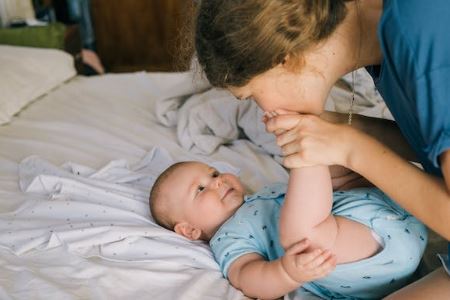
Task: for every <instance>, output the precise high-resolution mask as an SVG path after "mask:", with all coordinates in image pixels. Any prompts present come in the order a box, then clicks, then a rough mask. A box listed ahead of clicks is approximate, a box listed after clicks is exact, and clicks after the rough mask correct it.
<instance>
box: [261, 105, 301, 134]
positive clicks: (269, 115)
mask: <svg viewBox="0 0 450 300" xmlns="http://www.w3.org/2000/svg"><path fill="white" fill-rule="evenodd" d="M298 114H299V113H297V112H295V111H290V110H284V109H277V110H275V111H265V112H264V115H263V117H262V121H263V123H264V124H266V130H267V122H268V121H269V120H270V119H272V118H275V117H277V116H281V115H298ZM286 131H287V130H285V129H277V130H275V131H274V132H273V134H275V135H276V136H278V135H280V134H282V133H284V132H286Z"/></svg>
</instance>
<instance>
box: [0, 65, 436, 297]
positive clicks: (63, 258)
mask: <svg viewBox="0 0 450 300" xmlns="http://www.w3.org/2000/svg"><path fill="white" fill-rule="evenodd" d="M185 81H186V77H185V75H180V74H177V73H151V74H148V73H132V74H120V75H119V74H110V75H105V76H101V77H89V78H86V77H76V78H74V79H72V80H70V81H69V82H68V83H66V84H64V85H62V86H60V87H58V88H57V89H56V90H54V91H52V92H50V93H49V94H48V95H46V96H44V97H42V98H41V99H39V100H38V101H35V102H33V103H32V104H31V105H30V106H29V107H27V108H26V109H25V110H23V111H22V112H21V113H20V114H19V115H18V116H17V117H15V118H14V119H13V121H12V122H11V123H10V124H8V125H4V126H0V224H1V227H0V236H2V235H3V236H4V237H5V236H7V235H8V234H9V233H8V229H7V226H9V225H11V224H8V222H9V221H10V219H8V218H10V217H11V215H14V214H15V213H17V212H18V213H19V215H20V213H22V215H21V216H23V213H24V212H25V209H24V208H27V209H30V207H31V206H32V205H35V204H36V203H38V204H43V203H46V202H45V201H49V197H48V196H49V194H48V193H47V194H46V193H42V190H41V191H39V190H35V192H39V193H24V192H21V190H20V188H19V179H20V178H19V169H20V168H21V165H20V163H21V162H22V161H23V160H24V159H25V158H27V157H29V156H30V155H35V157H34V158H30V159H29V160H27V161H28V162H29V161H30V160H35V161H37V162H45V163H44V164H47V162H48V164H49V165H51V166H52V167H51V168H55V169H57V170H59V171H62V170H66V171H67V170H68V169H67V168H68V166H71V167H70V168H69V169H70V170H72V173H73V170H74V168H75V169H77V168H78V170H84V171H86V170H88V171H89V172H91V173H95V172H96V171H97V170H99V169H102V168H103V169H104V167H105V166H108V163H110V162H111V161H116V160H118V159H121V160H122V161H121V162H119V163H118V165H120V166H122V169H121V172H128V171H130V170H131V171H133V170H132V169H133V166H136V165H138V164H140V163H142V160H143V159H144V158H145V157H146V156H148V155H149V153H151V151H155V146H157V147H159V149H164V150H167V151H168V155H169V156H170V157H171V158H172V159H175V160H192V159H196V160H204V161H206V162H217V161H223V162H228V163H229V164H231V165H232V166H234V167H239V169H240V177H241V179H242V180H243V182H244V184H245V185H246V186H247V187H248V188H249V189H251V190H258V189H259V188H260V187H262V186H263V185H265V184H268V183H272V182H275V181H286V180H287V178H288V177H287V176H288V175H287V172H286V171H285V170H284V169H283V168H282V167H281V166H280V164H279V163H277V161H275V160H274V159H273V157H272V156H271V155H269V154H268V153H266V152H265V151H264V149H263V148H261V147H258V146H256V145H255V144H253V143H251V142H250V141H248V140H235V141H233V142H231V143H229V144H227V145H219V146H218V148H217V149H216V150H214V151H213V152H212V154H210V155H208V156H205V155H201V154H194V153H192V152H188V151H187V150H186V149H184V148H182V147H181V146H180V144H179V142H178V137H177V128H176V126H175V125H176V124H172V123H173V122H172V123H171V122H169V123H171V124H170V125H172V126H175V127H165V126H163V125H161V124H160V123H158V121H157V119H156V116H155V101H159V100H161V97H162V96H163V95H167V92H168V91H171V92H174V91H175V92H174V93H173V96H174V97H176V96H182V95H186V93H189V89H187V90H186V86H184V87H183V84H185V83H186V82H185ZM196 88H198V89H199V91H204V89H205V86H203V85H198V86H196ZM369 94H370V93H369ZM335 95H336V99H335V100H333V102H329V103H327V105H328V107H329V108H330V109H332V110H333V109H335V110H338V111H339V110H341V111H346V107H345V104H346V103H347V98H348V92H347V93H343V94H342V97H339V95H340V94H339V93H337V94H335ZM360 96H361V98H367V97H366V96H367V95H366V94H365V93H364V92H362V93H360ZM372 96H373V95H369V97H368V98H372ZM373 99H374V100H375V101H372V102H368V103H366V104H364V103H363V104H362V105H361V106H360V107H359V108H358V107H357V108H358V109H356V110H355V111H357V112H359V113H363V114H364V113H366V114H367V115H372V116H379V117H389V114H388V113H387V112H386V109H385V105H384V104H383V103H380V102H379V99H378V98H373ZM169 100H170V99H169ZM166 104H167V106H165V107H164V106H163V107H162V106H160V109H162V110H163V111H168V107H169V106H172V105H173V102H172V101H166ZM157 113H158V112H157V111H156V115H157ZM172 117H173V115H172ZM160 121H161V120H160ZM172 121H173V119H172ZM219 144H220V143H219ZM266 150H267V149H266ZM27 161H25V162H24V163H25V164H26V162H27ZM116 162H117V161H116ZM64 163H66V164H65V168H61V167H60V166H61V165H62V164H64ZM122 163H123V164H122ZM22 167H23V164H22ZM22 169H23V168H22ZM89 172H88V173H89ZM64 174H66V173H64ZM120 174H122V175H124V174H125V173H120ZM130 174H131V173H126V175H130ZM66 175H67V174H66ZM66 175H64V176H66ZM72 175H73V174H72ZM72 175H70V176H69V175H67V176H69V177H70V178H71V179H73V178H72V177H71V176H72ZM131 175H133V174H131ZM22 179H23V178H22ZM46 180H49V182H51V181H52V180H54V178H53V179H52V178H50V177H47V179H46ZM106 183H108V180H106ZM82 189H83V188H81V189H80V190H82ZM148 192H149V191H148V190H145V188H143V187H142V189H141V190H140V191H139V193H141V194H140V196H139V197H141V198H140V199H141V200H142V199H146V198H147V197H148ZM50 200H51V199H50ZM53 200H54V201H57V199H53ZM141 204H142V205H140V207H141V208H140V214H141V215H142V216H144V215H145V214H146V213H147V212H145V210H147V205H146V203H141ZM67 213H69V214H70V210H60V211H58V212H57V213H56V212H55V216H54V217H55V220H56V219H58V218H59V219H61V217H63V215H64V214H67ZM73 213H74V216H75V217H76V211H75V210H74V212H73ZM64 217H65V219H68V218H70V216H66V215H64ZM36 218H37V217H36V216H30V217H29V219H26V218H23V219H22V221H26V222H24V223H23V224H28V225H29V224H32V223H31V222H28V221H33V222H34V221H39V220H38V219H36ZM138 219H139V220H141V221H142V222H141V223H140V221H139V222H138V221H136V224H135V225H137V226H144V227H145V226H147V222H148V227H149V228H150V227H151V220H150V217H148V219H145V217H143V219H140V217H136V218H130V220H128V221H129V222H131V223H133V222H135V220H138ZM51 220H52V218H45V219H43V220H41V221H42V222H47V223H48V222H49V221H51ZM95 221H99V220H94V222H92V223H93V227H94V228H101V226H102V224H99V223H96V222H95ZM2 222H3V223H2ZM47 223H46V224H47ZM138 223H139V224H138ZM36 224H42V223H36ZM12 225H14V226H19V225H20V224H19V223H17V224H12ZM28 225H27V226H28ZM122 225H123V224H122ZM127 225H130V224H127ZM131 225H133V224H131ZM47 226H48V225H47ZM27 228H28V227H27ZM28 229H29V228H28ZM129 229H130V228H127V231H124V235H125V236H124V238H125V239H124V240H123V239H120V241H114V238H112V240H111V236H110V235H109V236H107V237H108V238H109V240H108V239H107V240H105V247H104V248H103V249H106V250H105V251H106V252H102V253H100V254H99V252H98V251H97V252H95V251H93V249H94V248H95V247H91V248H89V249H88V250H89V251H86V252H82V251H81V252H80V251H76V249H75V248H76V247H75V248H74V247H73V245H80V243H78V244H76V243H72V244H71V243H70V242H67V241H68V240H64V239H62V240H58V241H57V242H59V243H60V244H61V245H59V246H58V243H55V241H54V240H53V242H52V243H50V242H49V243H47V244H45V243H44V244H45V245H46V246H45V247H42V246H41V247H38V246H36V247H33V246H32V245H35V244H33V243H35V241H33V243H32V242H30V243H22V246H23V245H25V247H22V248H20V249H22V250H24V251H23V252H21V251H18V250H17V249H12V248H11V247H10V248H8V247H5V243H6V242H5V241H6V240H7V239H4V240H2V242H3V244H2V242H0V299H133V298H134V299H243V298H245V297H244V296H243V295H242V293H240V292H239V291H237V290H236V289H234V288H233V287H232V286H231V285H230V284H229V283H228V281H227V280H225V279H223V278H222V276H221V273H220V272H219V270H218V269H217V268H214V267H215V263H214V261H213V259H212V256H211V254H210V252H209V250H208V249H207V247H204V246H201V245H200V246H199V245H198V243H197V244H196V243H192V244H189V243H188V242H187V241H185V240H183V239H182V238H181V237H176V238H175V241H176V242H174V243H172V242H171V241H170V239H171V238H173V235H171V234H170V233H169V232H167V233H166V234H164V236H165V237H167V239H166V240H164V239H163V240H160V241H159V242H161V243H165V244H164V245H163V246H162V248H163V250H164V249H166V250H167V249H170V247H172V246H173V245H176V246H174V247H180V248H181V249H182V250H181V252H180V251H178V252H177V251H174V252H177V253H178V254H177V255H179V256H178V258H177V259H173V260H172V259H168V258H167V255H168V254H171V252H170V251H166V253H162V252H161V249H160V248H158V249H157V250H155V249H149V251H152V255H153V256H152V260H148V259H147V260H146V259H142V257H139V255H135V256H131V257H130V256H127V259H123V258H124V257H125V256H123V257H122V259H117V258H114V257H111V255H109V256H108V255H106V254H105V253H107V251H109V250H110V248H108V247H106V246H111V244H108V245H106V244H107V243H111V242H113V241H114V242H118V243H117V244H116V245H123V243H122V244H121V242H123V241H131V242H136V243H135V244H134V245H135V247H136V249H139V250H141V249H145V247H150V246H148V245H149V244H148V243H141V242H142V239H141V240H137V239H135V236H136V234H135V232H136V231H134V233H133V234H134V235H133V236H127V234H130V230H129ZM133 230H138V229H136V228H134V229H133ZM139 230H140V229H139ZM108 232H109V231H107V233H108ZM144 232H145V230H144ZM152 232H153V233H150V235H152V234H153V235H154V237H156V236H159V235H161V231H160V230H159V231H158V230H154V231H152ZM109 233H110V232H109ZM11 234H13V235H14V239H18V236H16V235H15V234H16V233H15V232H14V233H13V232H12V233H11ZM26 234H28V235H26ZM26 234H25V235H23V236H22V240H21V242H24V241H25V239H24V238H23V237H26V238H33V236H30V235H29V234H30V231H27V232H26ZM144 235H145V234H144ZM145 236H146V237H149V236H148V235H145ZM102 237H103V238H105V236H102ZM141 237H142V236H141ZM127 239H128V240H127ZM19 240H20V238H19ZM87 240H88V239H84V240H83V239H82V240H81V242H83V243H84V244H83V243H82V244H83V245H86V241H87ZM71 241H73V240H71ZM89 241H90V242H91V244H89V245H90V246H92V245H93V244H95V239H94V243H92V241H93V239H91V240H89ZM144 241H145V240H144ZM76 242H77V241H76ZM78 242H79V241H78ZM156 244H157V243H156ZM1 245H3V247H2V246H1ZM30 245H31V246H30ZM36 245H37V244H36ZM40 245H42V244H40ZM49 245H50V246H49ZM52 245H53V246H52ZM55 245H56V246H55ZM71 245H72V246H71ZM439 245H440V244H439ZM107 248H108V249H107ZM74 249H75V250H74ZM99 249H101V248H99ZM184 249H185V252H184ZM84 250H86V248H85V249H84ZM94 250H98V249H94ZM172 250H173V249H172ZM14 251H15V252H16V253H20V255H16V254H14V253H13V252H14ZM158 251H159V252H158ZM141 252H142V251H141ZM109 253H110V254H111V252H109ZM129 253H131V252H127V254H129ZM159 253H161V255H159ZM434 253H436V251H434V250H433V251H432V256H433V255H434ZM141 254H142V253H141ZM166 254H167V255H166ZM172 254H173V253H172ZM183 255H186V257H195V258H198V259H199V262H198V263H190V264H187V263H185V260H183V259H186V257H183ZM125 260H126V261H125ZM285 299H315V297H314V296H311V295H309V294H307V293H305V294H304V295H287V296H286V297H285Z"/></svg>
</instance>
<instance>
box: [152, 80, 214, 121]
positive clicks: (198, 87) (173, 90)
mask: <svg viewBox="0 0 450 300" xmlns="http://www.w3.org/2000/svg"><path fill="white" fill-rule="evenodd" d="M151 76H152V80H153V81H154V82H155V84H154V88H155V89H154V93H155V95H156V99H155V101H153V103H154V104H155V106H154V108H153V111H154V112H155V116H156V119H157V120H158V121H159V122H160V123H161V124H163V125H164V126H167V127H172V126H175V125H176V124H177V119H178V109H179V108H180V107H181V106H182V105H183V104H184V102H185V101H186V100H187V99H189V97H190V96H192V95H194V94H197V93H201V92H203V91H205V90H207V89H209V88H211V85H210V84H209V82H208V81H207V80H206V78H203V77H201V75H200V74H198V73H195V72H181V73H156V74H153V75H152V74H151Z"/></svg>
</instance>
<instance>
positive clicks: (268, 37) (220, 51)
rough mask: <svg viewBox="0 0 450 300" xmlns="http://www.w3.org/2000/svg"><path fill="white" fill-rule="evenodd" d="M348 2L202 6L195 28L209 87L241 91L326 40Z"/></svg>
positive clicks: (219, 1)
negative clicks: (258, 78) (279, 65)
mask: <svg viewBox="0 0 450 300" xmlns="http://www.w3.org/2000/svg"><path fill="white" fill-rule="evenodd" d="M347 1H350V0H202V1H201V3H200V5H199V7H198V12H197V18H196V20H197V21H196V25H195V48H196V52H197V56H198V61H199V63H200V65H201V66H202V68H203V71H204V72H205V74H206V77H207V78H208V80H209V81H210V83H211V84H212V85H214V86H218V87H230V86H234V87H241V86H244V85H245V84H247V83H248V82H249V81H250V80H251V79H252V78H253V77H255V76H256V75H259V74H261V73H264V72H265V71H267V70H269V69H271V68H272V67H274V66H276V65H278V64H280V63H282V62H283V60H284V59H285V57H286V56H287V55H289V57H290V62H292V63H293V65H292V66H293V67H299V66H300V65H302V54H303V53H304V51H305V50H306V49H308V48H309V47H311V46H314V45H317V44H318V43H319V42H320V41H322V40H324V39H326V38H328V37H329V36H330V35H331V34H332V33H333V31H334V30H335V29H336V27H337V26H338V25H339V24H340V23H341V22H342V20H343V19H344V18H345V15H346V13H347V10H346V6H345V2H347Z"/></svg>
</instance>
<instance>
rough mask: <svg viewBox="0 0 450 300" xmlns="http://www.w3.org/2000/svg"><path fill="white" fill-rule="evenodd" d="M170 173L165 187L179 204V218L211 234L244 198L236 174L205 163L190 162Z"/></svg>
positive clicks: (210, 235) (242, 189)
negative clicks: (222, 171) (220, 170)
mask: <svg viewBox="0 0 450 300" xmlns="http://www.w3.org/2000/svg"><path fill="white" fill-rule="evenodd" d="M170 177H171V178H170V180H168V184H167V185H166V189H165V190H166V191H167V193H168V194H167V195H168V196H169V197H170V198H171V199H175V203H176V204H177V206H178V208H177V211H178V212H179V214H178V217H179V218H181V220H178V221H180V222H188V223H189V224H191V225H192V226H194V227H195V228H198V229H201V230H202V232H203V233H204V234H205V235H206V236H207V237H208V238H211V237H212V235H213V234H214V233H215V232H216V231H217V230H218V229H219V227H220V226H221V225H222V224H223V223H224V222H225V221H226V220H227V219H228V218H230V217H231V216H232V215H233V214H234V213H235V212H236V210H237V209H238V208H239V207H240V206H241V205H242V203H243V201H244V187H243V186H242V184H241V182H240V181H239V179H238V177H237V176H235V175H233V174H229V173H220V172H218V171H217V170H216V169H214V168H212V167H210V166H208V165H206V164H203V163H199V162H191V163H188V164H186V165H184V166H182V167H180V168H179V169H178V170H176V171H175V172H174V173H173V174H172V175H171V176H170ZM172 197H175V198H172Z"/></svg>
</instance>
